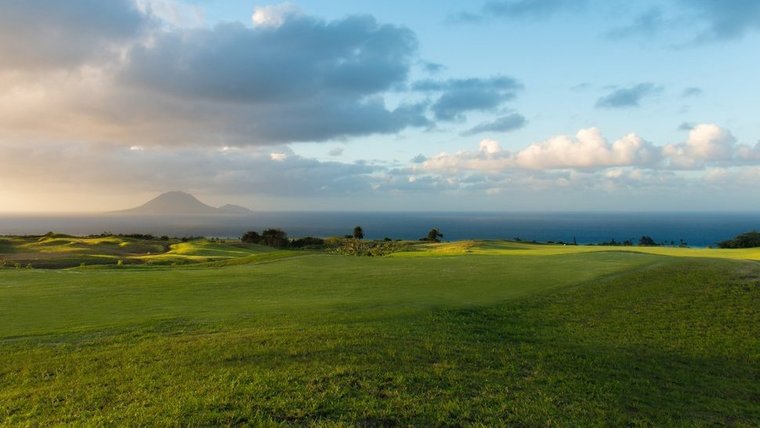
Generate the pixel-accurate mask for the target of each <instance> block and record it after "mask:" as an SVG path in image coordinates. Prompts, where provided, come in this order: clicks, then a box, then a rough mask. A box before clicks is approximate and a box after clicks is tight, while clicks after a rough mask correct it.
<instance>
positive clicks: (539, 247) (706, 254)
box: [394, 241, 760, 260]
mask: <svg viewBox="0 0 760 428" xmlns="http://www.w3.org/2000/svg"><path fill="white" fill-rule="evenodd" d="M596 252H632V253H641V254H655V255H661V256H670V257H700V258H718V259H731V260H760V248H746V249H716V248H675V247H639V246H631V247H620V246H602V245H556V244H532V243H525V242H512V241H459V242H451V243H449V242H444V243H438V244H431V243H427V244H417V245H415V246H414V247H413V248H412V249H411V250H410V251H406V252H400V253H396V254H394V256H395V257H430V256H445V255H450V256H459V255H465V254H472V255H476V254H477V255H494V256H497V255H503V256H526V255H529V256H551V255H560V254H582V253H596Z"/></svg>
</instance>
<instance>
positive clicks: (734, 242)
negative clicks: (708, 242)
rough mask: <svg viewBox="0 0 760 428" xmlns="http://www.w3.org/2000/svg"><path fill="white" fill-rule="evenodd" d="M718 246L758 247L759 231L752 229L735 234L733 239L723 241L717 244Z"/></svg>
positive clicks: (759, 243)
mask: <svg viewBox="0 0 760 428" xmlns="http://www.w3.org/2000/svg"><path fill="white" fill-rule="evenodd" d="M718 246H719V247H720V248H754V247H760V232H758V231H755V230H753V231H752V232H746V233H742V234H740V235H737V236H736V238H734V239H729V240H728V241H723V242H721V243H719V244H718Z"/></svg>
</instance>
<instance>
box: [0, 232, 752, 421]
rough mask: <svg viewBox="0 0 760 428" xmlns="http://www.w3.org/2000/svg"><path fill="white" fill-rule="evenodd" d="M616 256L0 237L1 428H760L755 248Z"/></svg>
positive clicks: (605, 250)
mask: <svg viewBox="0 0 760 428" xmlns="http://www.w3.org/2000/svg"><path fill="white" fill-rule="evenodd" d="M625 250H626V251H621V248H620V247H596V246H594V247H584V246H579V247H574V246H550V245H533V244H525V243H515V242H502V241H463V242H453V243H443V244H423V243H409V245H408V246H407V247H404V248H403V251H399V252H396V253H393V254H390V255H389V256H385V257H348V256H340V255H334V254H330V253H329V252H326V251H305V250H274V249H271V248H267V247H262V246H258V245H249V244H242V243H239V242H220V241H217V242H211V241H208V240H197V241H189V242H181V241H175V240H168V241H162V240H160V239H153V240H150V239H148V240H145V239H136V238H127V237H98V238H74V237H66V236H58V235H50V236H46V237H27V238H19V237H9V238H0V257H2V258H3V259H4V260H5V268H3V269H0V360H2V361H3V364H2V365H0V424H2V425H7V426H16V425H51V424H77V425H79V424H93V425H102V424H111V425H124V424H129V425H169V424H172V425H175V424H182V425H187V424H190V425H212V424H224V425H240V424H252V425H261V424H265V425H267V424H268V425H320V426H335V425H360V426H396V425H417V426H419V425H425V426H440V425H478V424H482V425H499V424H516V425H575V426H578V425H584V426H585V425H632V426H639V425H641V426H647V425H736V426H756V425H757V424H758V423H760V369H758V367H760V265H759V264H758V262H757V260H760V250H758V249H753V250H707V249H704V250H703V249H678V248H640V247H633V248H626V249H625ZM19 255H23V257H26V259H23V260H24V261H25V262H27V263H29V262H28V261H27V260H32V257H35V255H39V257H42V256H47V257H48V259H50V260H57V259H56V257H59V256H60V257H64V259H65V260H66V263H63V264H58V265H56V264H52V265H51V266H50V267H57V268H56V269H39V268H36V267H35V265H34V263H33V264H32V268H29V269H27V268H25V266H24V265H22V264H21V263H20V262H18V261H13V260H22V259H20V258H19ZM14 257H15V258H14ZM40 260H42V259H40ZM92 260H101V261H102V263H94V262H92ZM119 260H122V263H121V264H119ZM78 261H79V263H77V262H78ZM38 263H41V262H39V261H38ZM81 263H84V266H82V265H81ZM17 264H18V267H17ZM65 266H73V267H69V268H65V269H62V268H60V267H65Z"/></svg>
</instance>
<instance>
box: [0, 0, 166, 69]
mask: <svg viewBox="0 0 760 428" xmlns="http://www.w3.org/2000/svg"><path fill="white" fill-rule="evenodd" d="M153 24H155V22H154V21H153V19H151V17H150V16H148V15H145V14H143V13H142V12H141V11H140V10H139V9H138V8H137V6H136V4H135V3H134V2H133V1H131V0H109V1H101V0H72V1H60V0H56V1H48V0H23V1H3V2H1V3H0V71H1V70H3V69H10V70H27V71H40V70H48V69H65V68H71V67H79V66H81V65H83V64H89V63H92V62H100V61H102V60H103V58H104V57H108V58H110V56H111V55H113V54H114V51H115V50H116V49H117V48H118V47H119V46H120V45H122V44H123V43H125V42H127V41H131V40H133V39H134V38H135V37H136V36H137V35H138V34H140V33H141V32H142V31H143V30H145V29H146V28H148V27H150V26H152V25H153Z"/></svg>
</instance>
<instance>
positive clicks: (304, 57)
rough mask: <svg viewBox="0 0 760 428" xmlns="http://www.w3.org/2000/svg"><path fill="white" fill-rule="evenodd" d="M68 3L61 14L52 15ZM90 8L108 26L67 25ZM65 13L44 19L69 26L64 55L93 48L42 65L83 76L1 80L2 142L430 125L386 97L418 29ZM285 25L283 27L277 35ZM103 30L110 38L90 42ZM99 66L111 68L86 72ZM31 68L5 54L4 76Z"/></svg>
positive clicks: (213, 138)
mask: <svg viewBox="0 0 760 428" xmlns="http://www.w3.org/2000/svg"><path fill="white" fill-rule="evenodd" d="M156 2H158V0H151V3H150V4H156ZM22 3H23V4H24V5H25V4H26V3H25V2H17V3H16V2H14V3H12V4H13V5H14V6H13V8H11V9H12V10H14V11H15V10H16V9H18V10H19V11H23V12H24V13H27V14H29V13H31V12H30V11H29V10H28V9H29V8H26V7H22V6H15V5H16V4H19V5H21V4H22ZM29 3H30V4H37V3H38V2H37V1H36V0H34V1H30V2H29ZM61 3H62V2H53V4H54V6H53V7H52V9H54V10H56V11H57V9H56V8H61V6H59V4H61ZM90 3H92V11H93V13H95V14H96V15H97V16H100V15H103V17H102V18H103V19H102V21H103V22H98V19H94V20H93V21H95V23H90V22H89V21H88V22H87V23H85V24H87V25H90V26H92V27H93V29H90V30H88V28H87V25H83V26H82V28H79V26H78V25H76V24H77V22H76V20H74V18H70V17H69V14H71V15H72V16H73V17H80V16H85V15H86V14H85V13H84V11H85V10H88V9H87V7H89V5H90ZM67 4H68V5H69V6H70V8H71V9H72V10H73V11H75V12H76V13H74V12H73V11H69V12H67V13H68V14H67V13H62V14H60V16H59V15H53V14H52V12H51V16H49V17H48V18H49V19H50V20H56V19H59V20H61V22H58V23H54V24H51V27H53V28H56V29H57V30H56V31H58V32H59V33H60V34H59V35H58V38H59V39H60V40H61V41H60V44H61V46H64V45H65V46H64V47H68V46H69V45H72V44H76V43H74V42H77V41H78V40H79V39H80V38H87V39H88V40H89V39H90V38H91V39H92V40H94V41H88V42H87V43H85V44H84V47H78V48H76V49H74V48H72V49H73V51H66V49H63V50H62V52H56V53H55V55H60V58H61V60H60V61H58V60H55V59H56V58H57V57H55V55H53V56H52V59H51V58H50V55H48V53H46V52H44V51H43V52H42V53H40V54H39V56H40V58H43V59H44V60H45V61H47V63H45V64H46V66H49V67H60V66H63V65H66V66H69V67H76V68H78V69H79V71H78V72H77V73H47V74H45V75H44V76H43V75H36V74H33V73H15V74H8V73H6V74H3V73H0V89H2V90H0V111H2V113H3V114H0V134H3V135H5V136H6V137H8V138H22V137H23V138H41V139H45V138H58V139H70V140H72V141H76V140H85V141H88V140H97V141H100V142H113V143H119V144H125V145H139V146H151V145H153V146H155V145H187V144H205V145H212V144H223V145H273V144H281V143H287V142H295V141H305V142H313V141H325V140H334V139H342V138H350V137H356V136H364V135H371V134H390V133H396V132H399V131H401V130H403V129H405V128H407V127H414V126H420V127H425V126H429V125H430V120H429V119H428V118H427V114H428V108H427V105H426V104H424V103H410V102H405V101H404V100H403V99H401V100H395V102H394V106H393V107H389V106H387V105H386V102H385V95H386V93H387V92H388V91H389V90H391V89H394V88H397V87H399V86H401V85H404V84H405V83H406V81H407V76H408V74H409V72H410V69H411V67H412V66H413V65H415V64H417V62H418V58H417V39H416V36H415V34H414V33H413V32H412V31H411V30H409V29H406V28H403V27H397V26H393V25H384V24H380V23H378V22H377V21H376V20H375V19H374V18H372V17H369V16H352V17H348V18H345V19H338V20H333V21H323V20H320V19H317V18H314V17H310V16H307V15H304V14H299V13H295V12H293V11H292V10H291V9H289V8H287V7H283V8H279V9H278V8H264V9H257V12H255V13H254V14H256V13H259V15H258V16H259V19H260V20H262V22H263V24H261V25H259V26H255V27H253V28H251V27H246V26H245V25H243V24H235V23H232V24H222V25H218V26H216V27H213V28H196V27H191V28H187V27H175V26H152V27H151V26H150V25H152V24H154V23H155V22H154V21H155V19H157V18H156V17H155V16H153V15H150V16H148V15H147V13H149V12H147V10H150V7H147V6H146V12H145V13H141V12H140V10H138V9H137V8H135V7H134V5H133V4H132V3H131V2H126V1H114V2H94V1H92V0H72V1H71V2H68V3H67ZM106 4H108V6H105V5H106ZM37 5H38V6H39V4H37ZM117 5H118V6H121V7H122V9H118V8H117ZM0 7H5V6H0ZM102 10H107V11H110V13H111V14H116V15H119V17H120V19H123V20H127V23H130V25H126V24H121V26H120V25H119V23H120V22H121V21H118V20H116V21H118V22H113V23H112V22H109V21H108V19H106V18H109V17H111V15H110V14H108V13H106V12H101V11H102ZM128 12H129V13H128ZM18 13H20V12H18ZM18 13H17V14H18ZM7 16H8V15H6V14H4V13H3V14H0V19H6V17H7ZM97 16H96V17H97ZM129 17H133V18H134V19H132V20H129V19H127V18H129ZM22 18H23V19H24V20H26V21H32V17H31V16H24V17H19V18H18V19H22ZM275 18H276V20H277V22H276V23H277V25H273V24H271V22H273V21H272V20H275ZM81 19H82V21H87V19H85V18H81ZM69 21H73V22H69ZM133 21H134V22H133ZM100 27H104V29H102V33H103V34H104V35H105V36H101V37H95V36H93V37H90V32H96V30H97V31H100V30H99V29H100ZM30 28H31V27H30ZM120 28H121V30H119V29H120ZM148 29H149V30H150V31H148ZM127 30H129V31H127ZM2 31H4V29H2V28H0V32H2ZM25 31H27V32H28V31H30V30H25ZM112 33H113V34H115V35H113V34H112ZM23 34H24V33H23V32H22V35H23ZM85 36H87V37H85ZM106 36H108V37H106ZM40 37H41V36H40ZM45 37H47V36H45ZM9 40H11V41H10V42H9ZM12 40H13V38H11V37H2V38H0V46H2V48H3V49H5V51H6V52H5V53H8V48H7V46H8V44H9V43H10V44H13V43H16V44H18V47H19V48H20V46H21V45H20V44H19V43H21V42H18V43H17V42H14V41H12ZM98 40H100V41H98ZM103 40H105V41H103ZM101 41H102V42H101ZM106 42H108V43H106ZM40 43H43V44H44V43H47V41H46V40H42V41H41V42H40ZM110 43H113V49H111V44H110ZM106 45H108V46H106ZM55 46H57V45H54V46H53V47H55ZM112 50H115V51H118V55H116V52H112ZM30 51H31V52H35V51H34V50H31V49H30ZM80 51H81V52H80ZM35 55H37V54H36V53H35ZM92 58H98V60H99V61H101V60H102V63H98V64H96V65H93V66H88V67H83V66H84V65H85V64H90V62H89V61H91V59H92ZM53 60H55V61H53ZM51 61H52V62H51ZM32 65H33V66H34V67H37V66H38V65H39V64H32ZM32 65H30V64H29V63H28V61H26V58H25V57H23V56H14V55H0V72H1V71H2V68H3V67H4V66H5V67H6V68H11V69H18V70H21V69H23V70H29V67H31V66H32ZM81 94H87V97H83V96H82V95H81Z"/></svg>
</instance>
